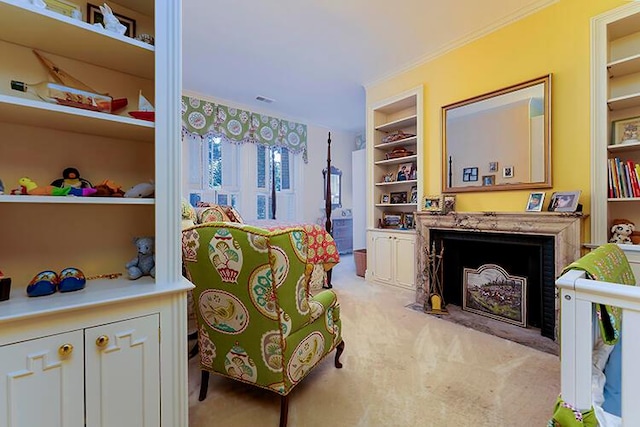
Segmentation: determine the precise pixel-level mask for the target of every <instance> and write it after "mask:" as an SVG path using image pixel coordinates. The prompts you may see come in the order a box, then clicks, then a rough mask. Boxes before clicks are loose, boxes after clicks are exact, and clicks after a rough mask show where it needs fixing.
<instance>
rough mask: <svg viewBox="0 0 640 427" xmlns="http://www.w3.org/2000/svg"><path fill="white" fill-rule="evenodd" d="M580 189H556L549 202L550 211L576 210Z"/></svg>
mask: <svg viewBox="0 0 640 427" xmlns="http://www.w3.org/2000/svg"><path fill="white" fill-rule="evenodd" d="M581 193H582V192H581V191H580V190H577V191H556V192H555V193H553V194H552V195H551V202H550V203H549V211H550V212H575V211H576V209H577V208H578V201H579V200H580V194H581Z"/></svg>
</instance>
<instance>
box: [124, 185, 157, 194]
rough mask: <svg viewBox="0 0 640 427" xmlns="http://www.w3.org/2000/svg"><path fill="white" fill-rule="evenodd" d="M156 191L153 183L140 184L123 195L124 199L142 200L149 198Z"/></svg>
mask: <svg viewBox="0 0 640 427" xmlns="http://www.w3.org/2000/svg"><path fill="white" fill-rule="evenodd" d="M155 191H156V185H155V184H154V183H153V181H149V182H141V183H140V184H136V185H134V186H133V187H131V188H130V189H128V190H127V191H126V192H125V193H124V197H130V198H143V197H151V196H153V194H154V193H155Z"/></svg>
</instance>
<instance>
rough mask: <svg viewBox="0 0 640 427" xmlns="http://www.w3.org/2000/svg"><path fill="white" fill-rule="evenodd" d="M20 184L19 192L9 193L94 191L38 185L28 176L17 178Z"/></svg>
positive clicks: (58, 193) (57, 193)
mask: <svg viewBox="0 0 640 427" xmlns="http://www.w3.org/2000/svg"><path fill="white" fill-rule="evenodd" d="M18 184H20V190H19V191H20V192H16V193H14V191H17V190H12V191H11V194H29V195H35V196H90V195H92V194H93V193H95V192H96V190H95V189H93V188H74V187H64V188H59V187H54V186H53V185H46V186H44V187H38V184H36V183H35V182H34V181H33V180H32V179H30V178H28V177H26V176H25V177H22V178H20V179H19V180H18Z"/></svg>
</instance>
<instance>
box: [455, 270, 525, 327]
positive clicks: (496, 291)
mask: <svg viewBox="0 0 640 427" xmlns="http://www.w3.org/2000/svg"><path fill="white" fill-rule="evenodd" d="M462 287H463V288H462V309H463V310H466V311H470V312H472V313H476V314H481V315H483V316H487V317H491V318H492V319H497V320H501V321H503V322H508V323H512V324H515V325H518V326H522V327H526V326H527V312H526V310H527V301H526V298H527V278H526V277H521V276H511V275H509V273H507V271H506V270H505V269H503V268H502V267H500V266H499V265H496V264H484V265H481V266H480V267H479V268H478V269H473V268H465V269H464V273H463V280H462Z"/></svg>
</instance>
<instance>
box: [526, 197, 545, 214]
mask: <svg viewBox="0 0 640 427" xmlns="http://www.w3.org/2000/svg"><path fill="white" fill-rule="evenodd" d="M544 195H545V193H544V192H533V193H530V194H529V200H528V201H527V208H526V209H525V210H526V211H527V212H540V211H542V204H543V203H544Z"/></svg>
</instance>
